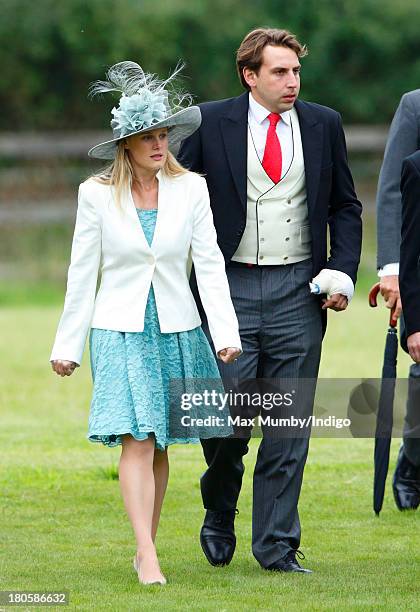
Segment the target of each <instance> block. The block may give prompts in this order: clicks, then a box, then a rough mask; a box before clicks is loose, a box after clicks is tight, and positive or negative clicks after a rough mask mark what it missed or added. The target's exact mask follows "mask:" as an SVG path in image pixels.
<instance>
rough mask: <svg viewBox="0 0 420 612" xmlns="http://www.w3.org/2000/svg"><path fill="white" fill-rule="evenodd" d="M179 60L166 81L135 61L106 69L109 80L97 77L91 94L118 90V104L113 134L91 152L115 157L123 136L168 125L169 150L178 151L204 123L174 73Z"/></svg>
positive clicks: (180, 67)
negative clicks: (177, 84) (179, 87)
mask: <svg viewBox="0 0 420 612" xmlns="http://www.w3.org/2000/svg"><path fill="white" fill-rule="evenodd" d="M183 67H184V66H183V64H178V66H177V67H176V68H175V70H174V72H173V73H172V74H171V75H170V76H169V77H168V78H167V79H166V80H164V81H162V80H161V79H159V78H158V77H157V76H156V75H155V74H147V73H146V72H144V71H143V69H142V68H141V66H139V65H138V64H136V63H135V62H119V63H118V64H114V66H111V68H110V69H109V70H108V72H107V73H106V78H107V80H106V81H95V82H94V83H92V84H91V86H90V88H89V95H90V97H93V96H95V95H98V94H103V93H109V92H119V93H121V94H122V95H121V97H120V100H119V103H118V106H117V107H115V106H114V108H113V109H112V111H111V114H112V115H113V119H112V120H111V128H112V132H113V138H112V139H111V140H107V141H105V142H101V143H100V144H97V145H95V146H94V147H92V148H91V149H90V150H89V152H88V155H89V156H90V157H97V158H99V159H114V157H115V153H116V150H117V143H118V141H119V140H121V139H122V138H126V137H127V136H133V135H134V134H141V133H142V132H147V131H148V130H155V129H158V128H163V127H167V128H168V142H169V150H170V151H172V152H173V153H175V154H176V153H177V152H178V148H179V145H180V144H181V142H182V141H183V140H184V139H185V138H187V137H188V136H190V135H191V134H192V133H193V132H195V131H196V130H197V129H198V128H199V127H200V123H201V113H200V109H199V108H198V106H192V96H191V94H189V93H185V92H182V91H180V90H179V89H178V90H177V89H176V87H175V84H174V80H175V77H176V76H177V75H178V74H179V72H180V71H181V70H182V68H183Z"/></svg>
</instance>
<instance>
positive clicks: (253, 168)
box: [179, 28, 361, 572]
mask: <svg viewBox="0 0 420 612" xmlns="http://www.w3.org/2000/svg"><path fill="white" fill-rule="evenodd" d="M305 54H306V48H305V47H303V46H302V45H301V44H300V43H299V42H298V41H297V39H296V38H295V37H294V36H293V35H292V34H291V33H290V32H287V31H285V30H275V29H265V28H260V29H257V30H254V31H252V32H250V33H249V34H248V35H247V36H246V37H245V38H244V40H243V41H242V43H241V45H240V47H239V50H238V52H237V69H238V73H239V77H240V79H241V82H242V84H243V86H244V87H245V89H246V90H247V91H246V92H245V93H244V94H242V95H241V96H239V97H237V98H232V99H228V100H221V101H217V102H208V103H205V104H201V105H200V108H201V112H202V124H201V128H200V129H199V130H198V131H197V132H196V133H195V134H194V135H193V136H191V137H190V138H188V139H187V140H186V141H185V142H184V143H183V145H182V147H181V151H180V155H179V158H180V161H181V162H182V163H184V165H186V166H187V167H189V168H191V169H192V170H195V171H198V172H202V173H204V174H205V176H206V179H207V184H208V188H209V192H210V198H211V206H212V211H213V217H214V223H215V226H216V230H217V235H218V242H219V245H220V248H221V250H222V252H223V254H224V256H225V259H226V264H227V275H228V279H229V284H230V289H231V295H232V299H233V303H234V306H235V310H236V314H237V316H238V320H239V326H240V333H241V339H242V345H243V350H244V353H243V355H242V356H241V357H240V358H239V359H238V361H237V362H235V364H233V365H231V366H229V367H226V368H224V367H223V366H222V367H221V374H222V376H223V377H224V380H227V381H231V380H232V379H240V380H244V379H255V378H257V377H260V378H262V379H276V380H277V379H301V378H302V379H303V378H305V379H312V380H315V379H316V377H317V375H318V368H319V360H320V353H321V342H322V337H323V333H324V331H325V324H326V318H325V315H326V309H327V308H331V309H333V310H337V311H340V310H345V308H346V307H347V303H348V299H347V298H348V297H351V295H352V292H353V287H354V282H355V280H356V272H357V267H358V262H359V257H360V246H361V219H360V214H361V204H360V202H359V201H358V199H357V197H356V194H355V192H354V186H353V180H352V177H351V174H350V170H349V168H348V165H347V157H346V146H345V140H344V134H343V129H342V125H341V118H340V115H339V114H338V113H337V112H335V111H334V110H331V109H329V108H326V107H323V106H320V105H317V104H311V103H307V102H301V101H299V100H298V99H297V98H298V94H299V89H300V62H299V58H300V57H303V56H304V55H305ZM328 225H329V228H330V238H331V250H330V254H329V257H328V255H327V227H328ZM321 270H323V271H324V275H326V276H327V277H328V274H330V273H332V274H334V275H335V277H336V278H339V279H340V282H341V286H342V287H343V291H342V293H334V294H332V295H330V296H329V298H328V299H326V300H324V301H321V300H320V299H318V298H317V297H315V296H314V295H313V294H311V293H310V290H309V285H308V283H309V282H310V280H311V279H312V277H314V276H315V275H318V273H320V271H321ZM192 284H193V286H194V278H192ZM248 441H249V439H246V438H245V439H244V438H241V437H237V438H231V439H225V440H216V439H210V440H202V446H203V450H204V455H205V459H206V461H207V464H208V469H207V470H206V472H205V473H204V474H203V476H202V478H201V492H202V497H203V503H204V507H205V508H206V509H207V512H206V517H205V520H204V524H203V527H202V530H201V538H200V539H201V545H202V548H203V550H204V553H205V555H206V557H207V559H208V560H209V562H210V563H212V564H213V565H223V564H227V563H229V562H230V560H231V558H232V555H233V552H234V549H235V542H236V539H235V533H234V518H235V512H236V505H237V499H238V496H239V492H240V488H241V482H242V475H243V470H244V466H243V461H242V457H243V455H244V454H245V453H246V452H247V450H248V446H247V443H248ZM307 452H308V437H307V436H306V437H301V438H296V437H294V438H290V437H289V438H287V437H281V436H275V435H273V436H269V435H267V436H264V437H263V439H262V441H261V444H260V447H259V450H258V457H257V463H256V467H255V472H254V500H253V536H252V549H253V553H254V556H255V557H256V559H257V560H258V562H259V563H260V565H261V566H262V567H263V568H266V569H272V570H280V571H293V572H308V571H309V570H306V569H303V568H302V567H301V566H300V565H299V563H298V561H297V559H296V553H297V550H298V547H299V544H300V523H299V515H298V510H297V506H298V500H299V494H300V489H301V484H302V476H303V470H304V466H305V462H306V456H307Z"/></svg>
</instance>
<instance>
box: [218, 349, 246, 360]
mask: <svg viewBox="0 0 420 612" xmlns="http://www.w3.org/2000/svg"><path fill="white" fill-rule="evenodd" d="M240 354H241V350H240V349H238V348H235V347H232V346H230V347H229V348H224V349H222V350H221V351H219V352H218V353H217V356H218V358H219V359H220V360H221V361H223V363H233V362H234V361H236V360H237V358H238V357H239V355H240Z"/></svg>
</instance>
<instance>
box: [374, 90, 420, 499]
mask: <svg viewBox="0 0 420 612" xmlns="http://www.w3.org/2000/svg"><path fill="white" fill-rule="evenodd" d="M419 148H420V89H417V90H415V91H410V92H408V93H406V94H404V95H403V97H402V98H401V101H400V104H399V106H398V108H397V110H396V113H395V115H394V118H393V120H392V123H391V127H390V131H389V136H388V141H387V145H386V148H385V154H384V160H383V164H382V168H381V172H380V175H379V184H378V195H377V228H378V229H377V238H378V274H379V276H380V291H381V294H382V295H383V297H384V300H385V305H386V306H387V307H388V308H393V307H394V306H395V314H396V316H397V317H400V315H401V299H400V292H399V283H398V275H399V257H400V242H401V192H400V181H401V168H402V163H403V159H404V158H405V157H407V156H409V155H411V154H412V153H414V152H415V151H417V149H419ZM413 282H415V281H414V280H413ZM400 320H401V336H402V338H404V336H405V332H404V320H405V316H403V317H401V319H400ZM417 379H420V365H419V364H417V363H415V364H413V365H412V366H411V367H410V374H409V382H410V388H411V392H410V394H409V398H408V402H407V414H411V413H413V411H414V410H415V406H416V404H417V403H418V401H419V400H417V399H416V395H415V389H416V388H417V387H418V384H416V380H417ZM419 490H420V439H418V438H415V437H404V438H403V444H402V446H401V448H400V452H399V455H398V460H397V465H396V469H395V473H394V478H393V492H394V498H395V502H396V505H397V507H398V509H399V510H408V509H416V508H417V507H418V505H419V503H420V495H419Z"/></svg>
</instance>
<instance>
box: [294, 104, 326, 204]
mask: <svg viewBox="0 0 420 612" xmlns="http://www.w3.org/2000/svg"><path fill="white" fill-rule="evenodd" d="M295 108H296V112H297V114H298V117H299V125H300V133H301V138H302V148H303V159H304V162H305V179H306V196H307V203H308V211H309V212H311V211H312V210H313V209H314V207H315V202H316V199H317V196H318V189H319V178H320V174H321V167H322V149H323V139H324V129H323V125H322V124H321V123H319V122H318V120H317V118H316V115H315V113H314V112H313V110H312V109H311V107H310V106H309V105H308V104H307V103H306V102H301V101H300V100H296V103H295Z"/></svg>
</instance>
